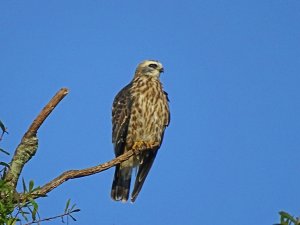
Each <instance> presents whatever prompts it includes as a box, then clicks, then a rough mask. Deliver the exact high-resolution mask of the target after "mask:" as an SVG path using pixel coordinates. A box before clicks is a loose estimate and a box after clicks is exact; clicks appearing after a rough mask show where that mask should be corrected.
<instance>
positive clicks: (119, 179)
mask: <svg viewBox="0 0 300 225" xmlns="http://www.w3.org/2000/svg"><path fill="white" fill-rule="evenodd" d="M131 172H132V168H131V167H124V168H120V165H117V166H116V170H115V176H114V181H113V183H112V187H111V198H112V199H113V200H115V201H120V200H121V201H122V202H126V201H127V200H128V197H129V190H130V181H131Z"/></svg>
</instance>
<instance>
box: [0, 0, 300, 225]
mask: <svg viewBox="0 0 300 225" xmlns="http://www.w3.org/2000/svg"><path fill="white" fill-rule="evenodd" d="M299 12H300V1H299V0H268V1H267V0H260V1H258V0H254V1H237V0H235V1H233V0H232V1H221V0H203V1H163V0H162V1H157V0H153V1H96V0H90V1H70V0H66V1H37V0H35V1H15V0H11V1H1V2H0V15H1V16H0V27H1V29H0V43H1V44H0V62H1V63H0V76H1V93H2V94H1V95H0V103H1V115H0V116H1V117H0V119H1V120H2V121H3V122H4V123H5V124H6V126H7V127H8V129H9V135H7V136H5V139H4V141H2V142H1V148H4V149H6V150H8V151H10V152H13V150H14V149H15V147H16V146H17V144H18V143H19V141H20V139H21V137H22V135H23V133H24V132H25V131H26V129H27V128H28V126H29V125H30V123H31V122H32V120H33V119H34V117H35V116H36V115H37V114H38V112H39V111H40V110H41V109H42V107H43V106H44V105H45V104H46V103H47V102H48V100H49V99H50V98H51V97H52V96H53V95H54V93H55V92H56V91H58V90H59V89H60V88H61V87H68V88H70V94H69V95H68V96H67V97H66V98H65V99H64V100H63V101H62V102H61V104H60V105H59V106H58V107H57V108H56V109H55V111H54V112H53V113H52V114H51V116H50V117H49V118H48V119H47V121H46V122H45V123H44V124H43V126H42V127H41V128H40V130H39V134H38V135H39V144H40V147H39V149H38V152H37V154H36V155H35V157H34V158H33V159H32V160H31V161H30V163H28V164H27V165H26V168H25V169H24V171H23V177H24V178H25V179H26V180H28V181H29V180H31V179H33V180H34V181H35V183H36V184H37V185H43V184H45V183H46V182H48V181H49V180H51V179H53V178H54V177H56V176H58V175H59V174H60V173H62V172H63V171H65V170H69V169H80V168H85V167H90V166H94V165H97V164H99V163H102V162H105V161H108V160H110V159H112V158H113V156H114V155H113V148H112V144H111V105H112V101H113V98H114V96H115V95H116V93H117V92H118V91H119V90H120V89H121V88H122V87H123V86H125V85H126V84H127V83H128V82H130V80H131V79H132V76H133V73H134V70H135V67H136V65H137V64H138V63H139V62H140V61H142V60H144V59H158V60H160V61H161V62H162V63H163V64H164V67H165V73H164V74H163V75H162V77H161V80H162V82H163V84H164V88H165V90H166V91H167V92H168V93H169V97H170V101H171V102H170V108H171V117H172V118H171V124H170V126H169V127H168V129H167V131H166V134H165V139H164V143H163V146H162V148H161V149H160V151H159V154H158V156H157V158H156V161H155V163H154V166H153V168H152V170H151V172H150V174H149V176H148V178H147V180H146V183H145V185H144V187H143V190H142V191H141V193H140V195H139V197H138V199H137V201H136V203H134V204H130V203H128V204H122V203H119V202H113V201H112V200H111V199H110V188H111V182H112V178H113V171H114V170H113V169H110V170H108V171H105V172H103V173H100V174H97V175H94V176H91V177H86V178H82V179H77V180H71V181H68V182H66V183H64V184H63V185H62V186H60V187H58V188H57V189H55V190H54V191H52V192H51V193H50V194H49V197H48V198H47V199H40V200H39V204H40V208H41V209H40V212H41V215H42V217H47V216H52V215H57V214H59V213H61V212H62V211H63V209H64V206H65V202H66V200H67V199H68V198H71V199H72V201H73V202H75V203H76V204H77V205H78V207H79V208H80V209H81V210H82V211H81V212H80V213H79V214H77V216H76V217H77V219H78V221H77V222H76V223H72V224H108V225H113V224H116V225H121V224H124V225H126V224H131V225H140V224H145V225H148V224H149V225H150V224H156V225H165V224H172V225H182V224H207V225H214V224H218V223H222V224H224V225H232V224H241V225H250V224H251V225H252V224H258V223H259V224H273V223H276V222H279V216H278V211H280V210H286V211H288V212H290V213H292V214H294V215H300V207H299V197H298V196H299V185H300V181H299V178H298V177H299V166H298V165H299V158H300V151H299V146H300V138H299V133H300V119H299V115H300V91H299V84H300V41H299V40H300V23H299V21H300V13H299ZM6 160H9V158H6ZM49 224H55V225H56V224H61V223H60V221H55V222H51V223H49Z"/></svg>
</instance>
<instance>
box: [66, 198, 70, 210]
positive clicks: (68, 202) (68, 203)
mask: <svg viewBox="0 0 300 225" xmlns="http://www.w3.org/2000/svg"><path fill="white" fill-rule="evenodd" d="M70 202H71V199H70V198H69V199H68V201H67V204H66V207H65V213H67V210H68V208H69V205H70Z"/></svg>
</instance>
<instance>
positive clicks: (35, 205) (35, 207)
mask: <svg viewBox="0 0 300 225" xmlns="http://www.w3.org/2000/svg"><path fill="white" fill-rule="evenodd" d="M29 201H30V203H31V204H32V206H33V210H32V212H31V218H32V220H33V221H35V219H36V213H37V211H38V209H39V206H38V204H37V203H36V201H34V200H33V199H30V200H29Z"/></svg>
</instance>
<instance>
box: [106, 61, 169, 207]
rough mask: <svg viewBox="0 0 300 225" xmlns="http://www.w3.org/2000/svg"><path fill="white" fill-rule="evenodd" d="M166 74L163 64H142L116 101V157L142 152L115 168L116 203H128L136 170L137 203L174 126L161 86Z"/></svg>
mask: <svg viewBox="0 0 300 225" xmlns="http://www.w3.org/2000/svg"><path fill="white" fill-rule="evenodd" d="M163 72H164V67H163V65H162V64H161V63H160V62H159V61H157V60H145V61H142V62H141V63H140V64H139V65H138V66H137V68H136V70H135V73H134V76H133V79H132V80H131V82H130V83H129V84H128V85H126V86H125V87H124V88H123V89H121V91H120V92H119V93H118V94H117V95H116V97H115V98H114V101H113V106H112V142H113V146H114V153H115V156H116V157H118V156H120V155H122V154H124V153H126V152H128V151H129V150H133V151H134V150H141V151H139V152H140V153H139V154H135V155H134V156H131V157H130V158H129V159H128V160H126V161H124V162H122V163H120V164H118V165H117V166H116V167H115V173H114V179H113V183H112V188H111V198H112V199H113V200H115V201H121V202H127V201H128V198H129V192H130V184H131V177H132V171H133V170H134V169H135V170H136V171H137V172H136V179H135V182H134V187H133V191H132V193H131V197H130V201H131V202H134V201H135V200H136V198H137V196H138V194H139V192H140V191H141V189H142V186H143V184H144V182H145V179H146V177H147V175H148V173H149V171H150V169H151V167H152V164H153V162H154V159H155V157H156V154H157V151H158V149H159V148H160V146H161V144H162V141H163V137H164V132H165V129H166V127H167V126H168V125H169V123H170V109H169V98H168V94H167V92H165V91H164V90H163V86H162V83H161V82H160V75H161V73H163Z"/></svg>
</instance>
